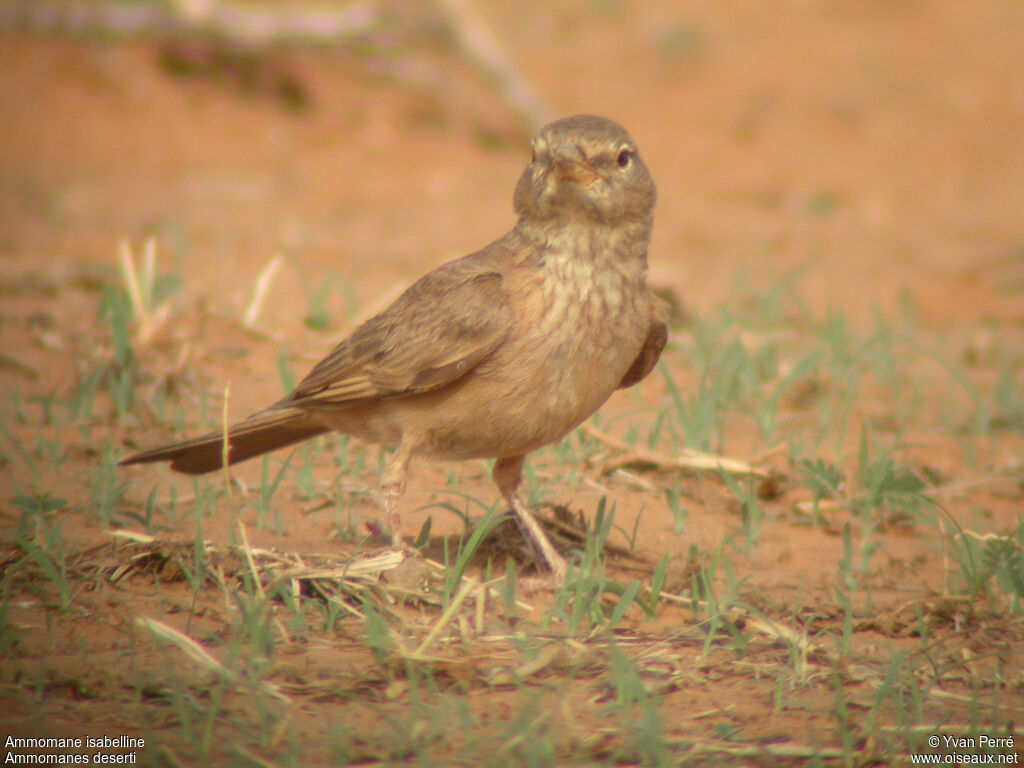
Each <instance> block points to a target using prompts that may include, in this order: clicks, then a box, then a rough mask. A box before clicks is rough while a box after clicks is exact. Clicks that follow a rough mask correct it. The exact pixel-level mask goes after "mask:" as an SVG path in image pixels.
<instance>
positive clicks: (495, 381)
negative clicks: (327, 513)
mask: <svg viewBox="0 0 1024 768" xmlns="http://www.w3.org/2000/svg"><path fill="white" fill-rule="evenodd" d="M533 150H534V151H533V157H532V158H531V161H530V164H529V165H528V166H527V168H526V171H525V172H524V173H523V175H522V177H521V178H520V180H519V183H518V185H517V186H516V191H515V198H514V204H515V210H516V213H517V214H518V215H519V221H518V223H517V224H516V226H515V227H514V228H513V229H512V231H511V232H509V233H508V234H507V235H505V236H504V237H502V238H501V239H499V240H496V241H495V242H493V243H491V244H490V245H489V246H487V247H486V248H484V249H483V250H481V251H478V252H476V253H474V254H471V255H469V256H465V257H463V258H461V259H457V260H456V261H452V262H449V263H448V264H445V265H443V266H441V267H439V268H438V269H435V270H434V271H433V272H430V273H429V274H427V275H425V276H424V277H422V278H420V279H419V280H418V281H417V282H416V283H414V284H413V285H412V286H411V287H410V288H409V289H408V290H407V291H406V292H405V293H403V294H402V295H401V296H400V297H399V298H398V299H397V300H396V301H395V302H394V303H393V304H392V305H391V306H390V307H388V308H387V309H385V310H384V311H383V312H381V313H380V314H379V315H377V316H376V317H373V318H371V319H370V320H368V321H367V322H365V323H364V324H363V325H361V326H359V327H358V328H357V329H356V330H355V331H354V332H353V333H352V335H351V336H349V337H348V338H347V339H345V340H344V341H342V342H341V343H340V344H338V345H337V346H336V347H335V348H334V349H333V350H332V351H331V353H330V354H329V355H328V356H327V357H326V358H325V359H324V360H323V361H321V362H320V363H319V364H318V365H317V366H316V367H315V368H313V370H312V371H311V372H310V374H309V375H308V376H307V377H306V378H305V379H303V380H302V382H301V383H300V384H299V385H298V386H297V387H296V388H295V391H294V392H292V393H291V394H290V395H288V396H287V397H285V398H284V399H282V400H280V401H278V402H277V403H275V404H274V405H272V406H270V407H269V408H267V409H266V410H263V411H260V412H259V413H256V414H254V415H252V416H250V417H249V418H247V419H245V420H244V421H242V422H240V423H238V424H235V425H234V426H232V427H230V429H229V437H228V441H229V453H228V456H229V463H235V462H238V461H242V460H244V459H248V458H251V457H253V456H258V455H260V454H262V453H265V452H267V451H270V450H273V449H275V448H282V447H284V446H287V445H291V444H292V443H296V442H298V441H300V440H306V439H308V438H310V437H313V436H315V435H319V434H323V433H324V432H328V431H331V430H336V431H339V432H344V433H346V434H350V435H355V436H357V437H359V438H361V439H363V440H367V441H370V442H379V443H385V444H388V445H394V446H396V450H395V453H394V455H393V457H392V458H391V461H390V462H389V464H388V467H387V469H386V471H385V474H384V478H383V483H382V486H383V488H382V489H383V496H384V507H385V510H386V512H387V514H388V516H389V517H390V520H391V525H392V536H393V539H394V543H395V544H396V545H398V544H399V543H400V534H401V530H400V524H399V517H398V514H397V509H396V507H397V503H398V499H399V497H400V496H401V494H402V492H403V490H404V487H405V478H406V474H407V471H408V466H409V462H410V460H411V459H412V457H413V456H417V455H427V456H434V457H437V458H442V459H468V458H494V459H496V460H497V461H496V462H495V465H494V471H493V477H494V480H495V483H496V484H497V486H498V488H499V490H500V491H501V493H502V495H503V496H504V497H505V500H506V501H507V502H508V503H509V505H510V506H511V507H512V509H513V511H514V513H515V515H516V518H517V520H518V522H519V523H520V526H521V527H522V529H523V531H524V533H526V535H527V536H528V538H529V539H530V541H531V542H532V543H533V545H534V546H535V547H536V548H537V550H538V552H539V553H540V555H541V556H542V557H543V558H544V560H545V561H546V562H547V564H548V566H549V567H550V568H551V569H552V571H553V572H554V574H555V576H556V577H557V578H561V576H562V575H564V573H565V561H564V560H563V559H562V557H561V555H559V554H558V552H557V551H555V549H554V547H553V546H552V545H551V544H550V542H549V541H548V539H547V537H546V536H545V534H544V532H543V531H542V530H541V528H540V526H539V525H538V524H537V522H536V521H535V520H534V518H533V516H532V515H531V514H530V512H529V510H528V509H527V507H526V505H525V504H524V503H523V501H522V500H521V499H520V497H519V495H518V488H519V483H520V479H521V473H522V466H523V461H524V460H525V458H526V454H527V453H529V452H530V451H533V450H536V449H537V448H540V447H541V446H543V445H547V444H549V443H553V442H556V441H558V440H560V439H561V438H562V437H564V436H565V435H566V434H568V433H569V432H570V431H571V430H572V429H574V428H575V427H577V426H578V425H579V424H581V423H582V422H583V421H584V420H586V419H587V418H588V417H589V416H590V415H591V414H593V413H594V412H595V411H596V410H597V409H598V408H599V407H600V406H601V404H602V403H604V401H605V400H607V399H608V397H609V396H610V395H611V393H612V392H613V391H615V390H616V389H618V388H623V387H629V386H632V385H633V384H635V383H637V382H638V381H640V380H641V379H642V378H644V377H645V376H646V375H647V374H648V373H650V372H651V370H652V369H653V368H654V365H655V364H656V363H657V360H658V357H659V355H660V354H661V350H662V348H663V347H664V345H665V340H666V328H665V324H664V322H662V320H661V318H660V315H659V312H658V310H657V306H656V303H655V301H654V299H653V297H652V295H651V293H650V291H649V290H648V288H647V285H646V273H647V246H648V243H649V241H650V235H651V225H652V220H653V210H654V203H655V188H654V183H653V182H652V181H651V178H650V175H649V174H648V172H647V169H646V167H645V166H644V164H643V162H642V161H641V159H640V156H639V154H638V153H637V149H636V145H635V143H634V142H633V140H632V139H631V138H630V137H629V135H628V134H627V133H626V132H625V131H624V130H623V129H622V128H621V127H620V126H618V125H617V124H616V123H613V122H612V121H610V120H606V119H604V118H600V117H590V116H577V117H570V118H566V119H564V120H559V121H558V122H555V123H552V124H550V125H548V126H547V127H545V128H544V129H542V130H541V131H540V133H539V134H538V136H537V137H536V138H535V139H534V141H533ZM222 438H223V436H222V434H221V433H220V432H211V433H209V434H207V435H203V436H201V437H198V438H195V439H193V440H188V441H185V442H181V443H175V444H173V445H168V446H164V447H162V448H155V449H153V450H150V451H144V452H142V453H137V454H135V455H133V456H129V457H128V458H126V459H125V460H124V461H122V462H121V463H122V464H139V463H144V462H154V461H170V462H171V468H172V469H175V470H177V471H179V472H186V473H189V474H200V473H204V472H210V471H211V470H214V469H218V468H219V467H221V461H222V455H223V449H222Z"/></svg>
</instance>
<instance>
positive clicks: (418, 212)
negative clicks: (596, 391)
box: [0, 0, 1024, 333]
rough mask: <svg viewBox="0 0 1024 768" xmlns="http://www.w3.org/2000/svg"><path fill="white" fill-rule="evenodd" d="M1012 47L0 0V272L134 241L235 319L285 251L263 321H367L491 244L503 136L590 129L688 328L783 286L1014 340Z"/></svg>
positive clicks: (943, 6) (503, 161)
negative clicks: (626, 141)
mask: <svg viewBox="0 0 1024 768" xmlns="http://www.w3.org/2000/svg"><path fill="white" fill-rule="evenodd" d="M1022 35H1024V5H1022V4H1020V3H1013V2H1006V1H1005V0H976V1H975V2H973V3H971V5H970V12H969V13H967V12H965V8H964V5H963V3H962V2H957V0H929V1H928V2H924V1H923V0H901V1H900V2H888V1H885V2H883V1H881V0H878V1H877V2H872V1H868V2H865V1H863V0H857V1H856V2H855V1H853V0H786V1H785V2H782V3H772V4H767V5H766V4H764V3H757V2H730V3H720V2H700V1H695V2H683V3H680V2H675V1H667V0H666V1H653V2H630V1H629V0H575V1H572V2H552V1H551V0H545V1H544V2H540V1H536V2H535V1H533V0H527V1H526V2H517V3H492V2H473V0H438V2H422V3H408V2H387V1H383V0H382V1H380V2H374V1H373V0H358V1H356V2H340V1H339V2H316V3H314V2H306V1H305V0H289V1H287V2H285V1H283V0H282V1H280V2H270V1H269V0H264V1H263V2H256V1H255V0H253V1H251V2H250V1H247V0H73V1H72V0H26V1H25V2H14V1H12V0H5V1H4V2H3V3H2V5H0V108H2V111H3V115H4V117H3V120H2V121H0V254H2V255H0V259H2V261H3V262H5V263H6V265H7V266H6V267H5V269H7V270H12V269H14V270H15V271H16V270H17V269H18V268H19V265H20V266H21V267H24V266H26V265H28V264H32V265H34V266H38V265H39V264H40V263H41V262H45V263H49V264H53V265H55V268H56V267H58V266H59V265H66V266H67V268H68V269H71V270H80V269H82V267H83V265H115V264H116V263H117V262H116V259H117V256H116V254H117V244H118V242H119V241H120V240H122V239H124V238H128V239H130V240H131V241H132V242H135V243H139V242H141V240H142V239H143V238H144V237H146V236H149V235H155V236H156V238H157V243H158V245H159V248H160V250H161V257H162V258H163V259H164V260H165V262H168V261H169V262H170V263H172V264H173V265H174V267H175V268H176V270H177V271H178V272H179V273H180V274H181V275H182V276H183V278H184V283H185V286H184V290H185V291H193V292H199V293H201V294H204V295H207V296H211V295H212V296H213V297H214V298H213V299H212V300H213V301H214V302H224V303H225V304H227V305H229V306H234V307H237V308H242V307H244V305H245V303H246V302H247V301H248V300H249V296H250V295H251V293H252V290H253V288H252V286H253V283H254V281H255V280H256V277H257V275H258V274H259V273H260V271H261V270H262V269H264V268H265V267H266V265H267V264H268V263H269V262H270V261H271V260H272V259H273V258H274V257H275V256H283V257H284V259H285V262H286V263H287V264H288V265H290V266H289V268H288V269H284V270H282V271H281V273H280V275H279V277H278V279H277V281H276V282H275V284H274V286H273V287H272V288H271V293H270V294H269V295H268V301H267V308H266V313H265V314H264V321H265V322H266V323H268V324H273V327H275V328H278V329H279V330H280V331H282V332H284V333H287V332H288V330H289V326H290V324H293V323H299V322H301V319H300V318H298V317H294V315H296V312H294V311H293V310H289V305H290V303H291V302H292V301H293V300H295V301H303V302H305V301H306V300H305V299H304V298H301V294H302V291H303V290H307V292H308V285H310V284H319V283H320V282H321V281H322V280H323V279H324V276H325V275H333V276H336V278H337V281H336V283H335V288H337V287H338V286H341V285H344V286H347V288H346V290H347V291H349V293H350V294H351V295H354V296H359V297H364V298H363V299H362V305H361V306H362V307H363V308H365V307H366V303H367V302H368V301H371V300H372V298H366V297H373V296H380V297H381V300H382V301H383V300H385V299H386V298H388V297H389V296H390V295H392V293H393V291H394V290H396V286H400V285H404V284H407V283H408V282H409V281H411V280H412V279H414V278H415V277H417V276H418V275H420V274H421V273H423V272H424V271H426V270H427V269H429V268H431V267H433V266H436V265H437V264H439V263H441V262H442V261H444V260H447V259H449V258H452V257H455V256H458V255H461V254H464V253H466V252H469V251H472V250H475V249H477V248H479V247H482V246H483V245H485V244H486V243H488V242H489V241H491V240H492V239H494V238H496V237H497V236H499V235H500V234H502V233H503V232H504V231H506V230H507V229H508V228H509V227H510V226H511V224H512V223H513V214H512V209H511V195H512V189H513V187H514V184H515V182H516V179H517V177H518V174H519V173H520V171H521V169H522V167H523V166H524V163H525V162H526V159H527V156H528V154H527V153H528V143H527V142H528V137H529V136H530V134H531V133H532V132H533V131H534V130H535V128H536V127H537V126H538V125H539V124H542V123H543V122H545V121H546V120H548V119H550V118H556V117H561V116H565V115H569V114H573V113H579V112H590V113H596V114H601V115H605V116H608V117H611V118H613V119H615V120H617V121H619V122H620V123H622V124H623V125H624V126H625V127H626V128H627V129H628V130H629V131H630V132H631V133H632V134H633V135H634V137H635V138H636V139H637V140H638V142H639V144H640V147H641V151H642V153H643V154H644V155H645V157H646V160H647V163H648V165H649V166H650V168H651V169H652V172H653V174H654V177H655V180H656V181H657V183H658V187H659V192H660V202H659V207H658V209H657V214H656V226H655V237H654V243H653V246H652V251H651V266H652V275H653V278H654V280H655V281H656V282H657V283H659V284H661V285H663V286H667V287H670V288H672V289H674V291H675V292H676V294H677V296H678V297H679V298H680V300H681V302H682V304H683V306H684V308H685V309H686V310H687V311H689V312H695V313H699V312H702V311H704V310H706V309H707V308H708V307H710V306H712V305H713V304H714V303H715V302H718V301H721V300H722V299H723V298H724V297H726V296H727V295H729V294H730V292H731V291H733V290H734V289H735V286H736V285H737V281H741V282H742V283H743V284H744V285H745V286H746V287H747V288H748V289H751V290H755V291H756V290H759V288H760V287H761V286H765V287H767V286H769V285H771V284H773V283H775V282H777V281H778V280H779V279H781V278H782V277H783V276H786V275H791V274H796V275H798V278H797V279H798V285H799V289H800V293H801V295H802V296H803V297H804V299H805V301H806V302H807V303H808V305H809V306H810V307H811V308H812V309H814V310H816V311H823V310H824V309H825V308H826V307H829V306H837V305H842V307H843V308H844V309H845V310H846V311H848V312H849V313H850V314H851V315H852V316H853V317H861V318H864V317H867V316H869V313H870V311H871V307H872V306H873V305H876V304H877V305H878V306H880V307H882V308H892V307H894V306H896V304H897V302H898V301H899V300H900V297H901V296H904V295H909V296H911V297H912V298H913V300H914V301H915V302H916V304H917V307H918V310H919V312H920V313H921V315H922V317H923V318H924V319H925V320H928V321H931V322H935V323H939V324H942V323H946V322H956V321H958V320H962V319H964V318H972V319H983V318H986V317H989V316H1000V317H1003V318H1010V319H1011V320H1012V322H1014V323H1019V322H1021V321H1024V303H1022V291H1024V255H1022V254H1024V216H1022V215H1021V212H1022V211H1024V140H1022V129H1024V51H1022V48H1021V40H1022V39H1024V37H1022ZM794 270H797V272H796V273H794ZM225 276H230V279H229V280H225V279H224V278H225ZM304 286H306V287H304ZM293 294H294V296H293ZM338 296H340V294H338V295H334V294H332V295H331V296H330V297H328V298H329V301H331V302H339V303H340V302H342V299H341V298H338ZM296 297H299V298H296ZM278 313H280V314H278Z"/></svg>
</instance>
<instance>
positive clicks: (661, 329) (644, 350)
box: [618, 295, 668, 389]
mask: <svg viewBox="0 0 1024 768" xmlns="http://www.w3.org/2000/svg"><path fill="white" fill-rule="evenodd" d="M650 317H651V321H650V325H649V326H648V328H647V338H646V339H644V344H643V346H642V347H641V348H640V353H639V354H638V355H637V356H636V360H634V361H633V364H632V365H631V366H629V370H628V371H626V375H625V376H623V377H622V381H620V382H619V386H618V389H626V388H627V387H632V386H633V385H634V384H636V383H637V382H639V381H640V380H642V379H643V378H644V377H646V376H647V374H649V373H650V372H651V371H653V370H654V366H655V365H657V363H658V358H659V357H661V350H663V349H664V348H665V342H666V341H668V326H667V325H665V321H664V320H663V319H662V311H661V307H660V306H659V303H658V299H656V298H655V297H654V296H653V295H652V296H651V308H650Z"/></svg>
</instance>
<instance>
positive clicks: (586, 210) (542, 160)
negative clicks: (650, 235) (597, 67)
mask: <svg viewBox="0 0 1024 768" xmlns="http://www.w3.org/2000/svg"><path fill="white" fill-rule="evenodd" d="M532 144H533V155H532V157H531V158H530V164H529V165H528V166H527V167H526V170H525V171H524V172H523V175H522V176H521V177H520V179H519V183H518V184H517V185H516V192H515V197H514V203H515V209H516V213H517V214H519V216H520V218H521V219H522V220H523V221H525V222H530V221H538V222H541V221H548V220H551V219H556V218H557V219H559V220H561V221H573V220H591V221H596V222H599V223H603V224H608V225H615V224H619V223H626V222H644V221H648V222H649V221H650V219H651V216H652V213H653V210H654V202H655V199H656V196H657V193H656V191H655V188H654V182H653V181H652V180H651V176H650V174H649V173H648V172H647V167H646V166H645V165H644V163H643V161H642V160H641V159H640V154H639V152H638V151H637V148H636V142H634V141H633V139H632V138H630V136H629V134H628V133H626V131H625V130H624V129H623V128H622V127H621V126H620V125H618V124H617V123H614V122H612V121H611V120H607V119H605V118H603V117H593V116H590V115H577V116H576V117H567V118H565V119H563V120H558V121H557V122H554V123H551V124H550V125H547V126H545V127H544V128H542V129H541V131H540V132H539V133H538V134H537V136H536V137H535V138H534V139H533V143H532Z"/></svg>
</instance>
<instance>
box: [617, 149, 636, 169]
mask: <svg viewBox="0 0 1024 768" xmlns="http://www.w3.org/2000/svg"><path fill="white" fill-rule="evenodd" d="M615 162H616V163H618V164H619V168H621V169H622V170H626V169H627V168H629V164H630V163H632V162H633V150H631V149H624V150H622V151H621V152H619V156H618V157H617V158H615Z"/></svg>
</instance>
